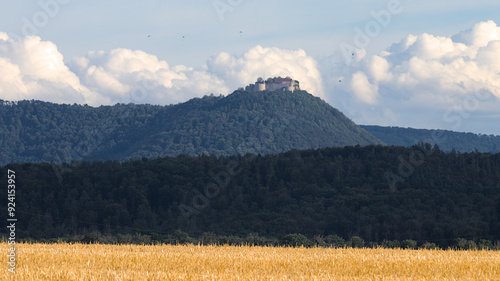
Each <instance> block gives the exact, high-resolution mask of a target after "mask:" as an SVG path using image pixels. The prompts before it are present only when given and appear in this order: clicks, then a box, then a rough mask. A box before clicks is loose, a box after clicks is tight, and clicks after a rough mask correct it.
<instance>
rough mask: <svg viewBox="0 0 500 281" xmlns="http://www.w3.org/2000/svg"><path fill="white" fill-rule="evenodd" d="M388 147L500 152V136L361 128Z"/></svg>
mask: <svg viewBox="0 0 500 281" xmlns="http://www.w3.org/2000/svg"><path fill="white" fill-rule="evenodd" d="M361 127H362V128H363V129H365V130H366V131H368V132H369V133H371V134H372V135H374V136H375V137H377V138H378V139H380V140H381V141H383V142H384V143H385V144H388V145H397V146H406V147H410V146H412V145H414V144H417V143H419V142H425V143H430V144H432V145H434V144H437V145H438V146H439V148H440V149H441V150H443V151H448V152H450V151H452V150H453V149H454V150H455V151H457V152H473V151H476V149H477V151H479V152H490V153H499V152H500V136H494V135H479V134H473V133H460V132H453V131H447V130H426V129H413V128H401V127H382V126H363V125H362V126H361Z"/></svg>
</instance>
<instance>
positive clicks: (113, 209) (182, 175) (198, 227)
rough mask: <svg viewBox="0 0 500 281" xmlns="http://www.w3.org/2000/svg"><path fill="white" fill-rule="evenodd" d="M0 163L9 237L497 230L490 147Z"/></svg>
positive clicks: (374, 236)
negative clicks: (12, 207) (10, 184)
mask: <svg viewBox="0 0 500 281" xmlns="http://www.w3.org/2000/svg"><path fill="white" fill-rule="evenodd" d="M214 101H215V100H214ZM7 169H10V170H12V171H14V172H15V177H16V178H15V179H16V196H17V197H16V216H17V218H18V223H17V230H16V231H17V234H18V237H19V238H29V237H30V238H36V239H38V238H52V237H63V236H67V235H84V234H88V233H102V234H109V235H118V234H120V235H133V234H136V233H137V234H144V235H157V236H158V235H160V236H161V235H167V234H171V233H178V234H179V233H188V234H189V235H191V236H194V237H197V236H199V235H202V234H203V233H207V232H209V233H215V234H217V235H226V236H238V237H248V236H249V235H250V236H251V235H253V236H265V237H283V236H285V235H288V234H295V233H300V234H303V235H305V236H306V237H309V238H310V239H312V238H313V237H315V236H317V235H319V236H323V237H332V235H338V236H340V237H343V238H344V239H348V238H349V237H352V236H359V237H362V238H363V239H364V240H366V241H375V242H379V243H380V242H382V241H384V240H385V241H392V240H394V239H397V240H400V241H402V240H405V239H412V240H415V241H418V243H419V244H423V243H425V242H432V243H436V244H438V245H441V246H443V247H446V246H449V245H451V244H453V243H454V241H456V239H457V238H464V239H467V240H471V241H479V240H489V241H495V240H500V154H489V153H445V152H442V151H440V150H439V149H438V148H437V147H434V148H432V147H431V146H430V145H423V144H422V145H420V146H414V147H412V148H403V147H385V146H379V145H377V146H373V145H371V146H366V147H360V146H356V147H352V146H351V147H345V148H327V149H316V150H304V151H298V150H292V151H289V152H286V153H281V154H275V155H274V154H273V155H264V156H261V155H252V154H247V155H244V156H241V155H240V156H227V157H215V156H207V155H202V156H199V157H189V156H178V157H164V158H157V159H146V158H144V159H140V160H129V161H125V162H123V163H120V162H118V161H105V162H101V161H92V162H86V161H83V162H82V161H80V162H73V163H65V164H62V165H55V164H52V165H51V164H48V163H44V164H11V165H8V166H6V167H2V168H1V169H0V175H1V176H0V181H1V182H7ZM6 190H7V189H6V188H5V189H2V194H3V195H2V196H1V198H3V199H2V200H6V199H7V194H6V193H7V191H6ZM6 205H7V204H4V206H6ZM4 215H5V213H4ZM6 231H7V230H6V229H3V230H2V231H1V234H3V235H6ZM335 237H336V236H335Z"/></svg>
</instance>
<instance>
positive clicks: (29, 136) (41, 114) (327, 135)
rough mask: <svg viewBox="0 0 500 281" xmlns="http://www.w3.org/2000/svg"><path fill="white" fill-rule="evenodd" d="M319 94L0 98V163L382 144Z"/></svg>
mask: <svg viewBox="0 0 500 281" xmlns="http://www.w3.org/2000/svg"><path fill="white" fill-rule="evenodd" d="M381 143H382V142H381V141H379V140H378V139H377V138H375V137H374V136H372V135H371V134H369V133H368V132H366V131H365V130H364V129H362V128H360V127H359V126H358V125H356V124H355V123H354V122H352V121H351V120H350V119H348V118H347V117H346V116H345V115H344V114H342V113H341V112H340V111H338V110H337V109H335V108H333V107H331V106H330V105H329V104H327V103H326V102H325V101H323V100H321V99H320V98H317V97H314V96H312V95H311V94H309V93H307V92H305V91H301V90H295V91H294V92H290V91H276V92H272V91H267V90H266V91H262V92H255V91H243V90H238V91H235V92H233V93H232V94H230V95H228V96H227V97H222V96H219V97H216V96H205V97H203V98H195V99H192V100H189V101H187V102H185V103H181V104H178V105H170V106H153V105H135V104H127V105H124V104H118V105H115V106H101V107H98V108H94V107H90V106H82V105H76V104H75V105H65V104H63V105H61V104H53V103H48V102H42V101H33V100H32V101H19V102H15V103H12V102H6V101H1V100H0V164H1V165H5V164H8V163H16V162H17V163H23V162H52V161H53V162H56V163H59V162H70V161H74V160H94V159H98V160H108V159H117V160H126V159H130V158H143V157H147V158H156V157H161V156H177V155H180V154H185V155H191V156H195V155H200V154H215V155H233V154H246V153H261V154H269V153H279V152H284V151H288V150H291V149H310V148H321V147H335V146H336V147H342V146H347V145H357V144H359V145H368V144H381Z"/></svg>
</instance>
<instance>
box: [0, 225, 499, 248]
mask: <svg viewBox="0 0 500 281" xmlns="http://www.w3.org/2000/svg"><path fill="white" fill-rule="evenodd" d="M2 241H3V242H5V241H6V239H5V238H4V239H2ZM21 241H22V242H24V243H51V244H53V243H87V244H96V243H98V244H114V245H124V244H136V245H159V244H167V245H186V244H194V245H216V246H221V245H230V246H245V245H250V246H268V247H283V246H285V247H324V248H344V247H348V248H386V249H409V250H416V249H429V250H435V249H441V248H440V247H439V246H437V245H436V244H435V243H431V242H425V243H418V242H417V241H415V240H412V239H407V240H403V241H398V240H384V241H382V242H380V243H378V242H366V241H365V240H364V239H363V238H361V237H359V236H353V237H351V238H349V239H348V240H345V239H344V238H342V237H340V236H338V235H328V236H322V235H316V236H314V237H313V238H311V239H309V238H308V237H306V236H305V235H303V234H299V233H293V234H287V235H284V236H282V237H280V238H275V237H262V236H259V235H258V234H256V233H250V234H249V235H247V236H246V237H243V238H242V237H239V236H237V235H229V236H224V235H217V234H215V233H213V232H204V233H203V234H202V235H201V236H199V237H197V238H194V237H191V236H189V234H188V233H186V232H183V231H182V230H176V231H175V232H174V233H172V234H167V235H165V234H158V233H152V234H140V233H135V234H117V235H115V236H112V235H105V234H102V233H99V232H92V233H86V234H84V235H73V236H66V237H60V238H50V239H45V238H42V239H37V240H34V239H30V238H27V239H21ZM447 249H454V250H500V241H497V242H495V243H493V242H492V241H490V240H487V239H480V240H478V242H477V243H476V242H475V241H473V240H467V239H464V238H457V239H455V241H454V243H453V244H451V245H450V246H448V248H447Z"/></svg>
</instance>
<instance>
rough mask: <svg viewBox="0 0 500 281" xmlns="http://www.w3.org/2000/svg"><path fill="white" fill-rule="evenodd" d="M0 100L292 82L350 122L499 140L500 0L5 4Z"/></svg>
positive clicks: (115, 97) (153, 94) (181, 95)
mask: <svg viewBox="0 0 500 281" xmlns="http://www.w3.org/2000/svg"><path fill="white" fill-rule="evenodd" d="M1 8H2V9H1V10H0V99H3V100H9V101H17V100H24V99H35V100H43V101H50V102H56V103H67V104H68V103H69V104H73V103H77V104H89V105H91V106H100V105H110V104H116V103H129V102H132V103H148V104H160V105H167V104H176V103H180V102H184V101H187V100H189V99H191V98H194V97H202V96H204V95H207V94H211V93H213V94H216V95H220V94H222V95H228V94H230V93H232V92H233V91H234V90H236V89H237V88H239V87H244V86H246V85H247V84H250V83H253V82H255V81H256V80H257V78H258V77H263V78H267V77H275V76H282V77H285V76H291V77H293V78H294V79H297V80H299V81H300V84H301V88H302V89H303V90H306V91H308V92H309V93H311V94H313V95H315V96H318V97H320V98H322V99H323V100H325V101H326V102H328V103H329V104H330V105H332V106H333V107H335V108H338V109H339V110H341V111H342V112H343V113H344V114H346V116H347V117H349V118H350V119H352V120H353V121H354V122H356V123H358V124H363V125H383V126H399V127H413V128H425V129H447V130H454V131H461V132H474V133H481V134H495V135H500V126H499V125H498V124H499V123H500V13H498V11H500V2H499V1H485V0H479V1H463V0H456V1H448V0H444V1H428V0H421V1H416V0H413V1H412V0H384V1H373V0H371V1H368V0H357V1H356V0H354V1H319V0H316V1H307V2H306V1H282V0H276V1H272V2H269V1H261V0H203V1H201V0H192V1H168V0H162V1H159V0H144V1H126V0H120V1H117V0H108V1H96V0H87V1H76V0H39V1H3V2H2V4H1Z"/></svg>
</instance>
